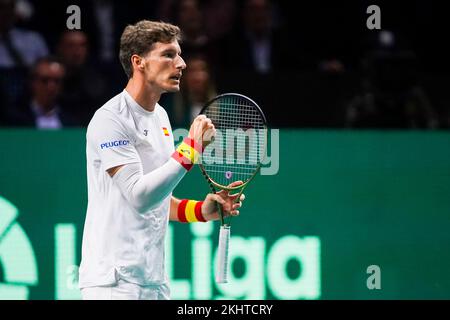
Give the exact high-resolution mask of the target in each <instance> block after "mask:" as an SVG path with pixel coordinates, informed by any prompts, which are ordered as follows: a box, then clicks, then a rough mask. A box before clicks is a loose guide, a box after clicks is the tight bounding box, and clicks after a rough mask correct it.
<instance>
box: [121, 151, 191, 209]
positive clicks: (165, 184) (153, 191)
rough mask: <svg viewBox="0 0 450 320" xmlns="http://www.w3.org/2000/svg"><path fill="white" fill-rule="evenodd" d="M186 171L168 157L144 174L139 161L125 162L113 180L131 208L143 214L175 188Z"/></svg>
mask: <svg viewBox="0 0 450 320" xmlns="http://www.w3.org/2000/svg"><path fill="white" fill-rule="evenodd" d="M186 172H187V171H186V169H184V168H183V167H182V166H181V165H180V164H179V163H178V162H177V161H176V160H174V159H173V158H170V159H169V160H168V161H167V162H166V163H165V164H163V165H162V166H161V167H159V168H158V169H155V170H153V171H151V172H149V173H147V174H146V175H143V171H142V166H141V165H140V164H139V163H131V164H127V165H125V166H123V167H122V168H120V169H119V170H118V171H117V172H116V174H115V175H114V176H113V181H114V183H115V184H116V185H117V186H118V187H119V189H120V191H121V193H122V195H123V196H124V197H125V198H126V199H127V200H128V202H129V203H130V204H131V205H132V206H133V208H134V209H135V210H136V211H137V212H139V213H140V214H143V213H145V212H147V211H148V210H151V209H153V208H155V207H157V206H158V205H159V204H160V203H161V201H163V200H164V199H165V198H166V197H167V196H168V195H169V194H170V193H171V192H172V191H173V190H174V189H175V187H176V186H177V184H178V183H179V182H180V180H181V179H182V178H183V177H184V175H185V174H186Z"/></svg>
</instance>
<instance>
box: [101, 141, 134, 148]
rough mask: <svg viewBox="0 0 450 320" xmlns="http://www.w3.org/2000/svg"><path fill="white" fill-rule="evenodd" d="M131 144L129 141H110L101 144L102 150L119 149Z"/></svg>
mask: <svg viewBox="0 0 450 320" xmlns="http://www.w3.org/2000/svg"><path fill="white" fill-rule="evenodd" d="M128 144H130V141H129V140H116V141H110V142H105V143H102V144H100V148H101V149H103V148H112V147H118V146H126V145H128Z"/></svg>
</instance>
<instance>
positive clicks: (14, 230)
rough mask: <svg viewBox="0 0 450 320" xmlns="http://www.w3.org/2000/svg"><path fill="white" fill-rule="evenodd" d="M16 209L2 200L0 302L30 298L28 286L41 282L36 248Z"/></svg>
mask: <svg viewBox="0 0 450 320" xmlns="http://www.w3.org/2000/svg"><path fill="white" fill-rule="evenodd" d="M18 215H19V211H18V210H17V208H16V207H15V206H14V205H13V204H12V203H11V202H9V201H8V200H6V199H4V198H2V197H0V268H2V271H3V279H0V280H3V281H4V282H0V300H4V299H14V300H25V299H29V294H30V292H29V286H35V285H37V283H38V272H37V266H36V259H35V254H34V251H33V247H32V246H31V243H30V241H29V239H28V237H27V235H26V234H25V231H24V230H23V229H22V227H21V226H20V225H19V223H18V222H17V221H16V218H17V217H18Z"/></svg>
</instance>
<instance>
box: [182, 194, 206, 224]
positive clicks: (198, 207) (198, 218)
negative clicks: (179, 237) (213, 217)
mask: <svg viewBox="0 0 450 320" xmlns="http://www.w3.org/2000/svg"><path fill="white" fill-rule="evenodd" d="M202 206H203V201H195V200H188V199H183V200H181V201H180V203H179V204H178V210H177V215H178V220H179V221H180V222H184V223H192V222H206V219H205V218H204V217H203V214H202Z"/></svg>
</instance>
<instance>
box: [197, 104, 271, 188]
mask: <svg viewBox="0 0 450 320" xmlns="http://www.w3.org/2000/svg"><path fill="white" fill-rule="evenodd" d="M204 114H205V115H206V116H207V117H208V118H210V119H211V121H212V123H213V124H214V126H215V128H216V130H217V131H218V134H217V136H216V141H215V142H214V143H212V144H210V145H209V146H208V147H207V148H206V149H205V152H204V153H203V156H202V165H203V167H204V168H205V170H206V171H207V172H208V175H209V176H210V178H211V179H212V180H214V181H215V182H216V183H219V184H221V185H223V186H226V185H228V184H230V183H231V182H233V181H237V180H242V181H243V182H246V181H247V180H249V179H250V178H251V177H252V176H253V175H254V174H255V172H256V171H257V170H258V168H259V165H260V162H261V158H262V156H263V151H265V150H262V148H263V146H264V145H265V142H266V141H265V139H266V130H267V129H266V125H265V120H264V118H263V116H262V115H261V113H260V112H259V109H258V107H257V106H256V105H255V104H254V103H253V102H252V101H250V100H249V99H246V98H244V97H240V96H233V95H230V96H224V97H222V98H219V99H217V100H216V101H214V102H213V103H212V104H210V105H209V106H208V107H207V108H206V110H205V111H204Z"/></svg>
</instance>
